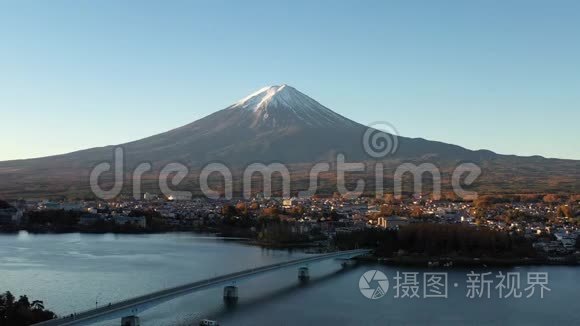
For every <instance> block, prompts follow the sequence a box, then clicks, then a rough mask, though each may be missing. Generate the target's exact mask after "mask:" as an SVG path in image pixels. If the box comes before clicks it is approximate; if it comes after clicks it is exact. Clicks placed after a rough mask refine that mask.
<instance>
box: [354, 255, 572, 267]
mask: <svg viewBox="0 0 580 326" xmlns="http://www.w3.org/2000/svg"><path fill="white" fill-rule="evenodd" d="M355 260H357V261H360V262H375V263H380V264H384V265H389V266H414V267H431V268H451V269H453V268H456V267H517V266H579V265H580V261H578V260H577V259H574V258H573V257H554V258H553V259H550V258H549V257H537V258H492V257H484V258H472V257H412V256H402V257H389V258H387V257H377V256H362V257H357V258H355Z"/></svg>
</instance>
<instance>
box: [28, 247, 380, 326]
mask: <svg viewBox="0 0 580 326" xmlns="http://www.w3.org/2000/svg"><path fill="white" fill-rule="evenodd" d="M369 252H370V250H368V249H357V250H348V251H337V252H333V253H327V254H321V255H315V256H310V257H305V258H300V259H296V260H291V261H287V262H282V263H276V264H272V265H267V266H262V267H257V268H250V269H247V270H243V271H240V272H235V273H231V274H226V275H221V276H216V277H212V278H208V279H205V280H201V281H196V282H192V283H188V284H183V285H179V286H176V287H172V288H167V289H164V290H160V291H156V292H152V293H149V294H145V295H141V296H138V297H134V298H131V299H127V300H123V301H119V302H116V303H111V304H109V305H106V306H102V307H98V308H95V309H90V310H86V311H83V312H81V313H77V314H72V315H69V316H64V317H61V318H56V319H52V320H48V321H45V322H42V323H38V324H36V325H42V326H55V325H58V326H65V325H66V326H68V325H89V324H91V323H95V322H99V321H105V320H111V319H115V318H121V325H122V326H134V325H139V317H138V316H137V315H138V314H139V313H140V312H143V311H145V310H147V309H150V308H152V307H154V306H157V305H159V304H161V303H163V302H166V301H169V300H171V299H174V298H177V297H179V296H182V295H186V294H190V293H193V292H197V291H201V290H206V289H209V288H213V287H217V286H222V285H227V286H226V287H225V288H224V300H226V301H235V300H237V287H235V286H232V285H231V284H233V283H234V282H236V281H240V280H243V279H247V278H251V277H255V276H258V275H261V274H265V273H268V272H272V271H275V270H280V269H284V268H290V267H296V266H300V268H299V269H298V278H299V279H301V280H306V279H308V277H309V270H308V267H307V265H308V264H311V263H316V262H320V261H323V260H328V259H352V258H354V257H356V256H360V255H364V254H367V253H369Z"/></svg>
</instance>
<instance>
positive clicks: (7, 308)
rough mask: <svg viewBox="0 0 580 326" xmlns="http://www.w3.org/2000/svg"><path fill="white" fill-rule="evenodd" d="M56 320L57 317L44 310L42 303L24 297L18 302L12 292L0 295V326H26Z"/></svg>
mask: <svg viewBox="0 0 580 326" xmlns="http://www.w3.org/2000/svg"><path fill="white" fill-rule="evenodd" d="M53 318H56V315H55V314H54V313H53V312H52V311H50V310H46V309H44V304H43V302H42V301H39V300H34V301H32V302H30V300H29V299H28V297H27V296H25V295H22V296H20V298H19V299H18V300H16V298H15V297H14V295H13V294H12V293H10V292H5V293H2V294H0V325H10V326H25V325H32V324H36V323H40V322H42V321H46V320H50V319H53Z"/></svg>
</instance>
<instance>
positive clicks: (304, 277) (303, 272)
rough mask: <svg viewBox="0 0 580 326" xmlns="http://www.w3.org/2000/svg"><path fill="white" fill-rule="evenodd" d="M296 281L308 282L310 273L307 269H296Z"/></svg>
mask: <svg viewBox="0 0 580 326" xmlns="http://www.w3.org/2000/svg"><path fill="white" fill-rule="evenodd" d="M298 279H299V280H300V281H302V282H305V281H308V280H309V279H310V271H309V269H308V267H300V268H298Z"/></svg>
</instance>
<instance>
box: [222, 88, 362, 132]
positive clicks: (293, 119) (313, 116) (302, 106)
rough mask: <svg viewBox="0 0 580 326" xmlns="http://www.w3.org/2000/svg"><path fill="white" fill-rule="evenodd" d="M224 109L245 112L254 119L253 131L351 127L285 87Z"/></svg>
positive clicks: (331, 112)
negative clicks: (304, 127)
mask: <svg viewBox="0 0 580 326" xmlns="http://www.w3.org/2000/svg"><path fill="white" fill-rule="evenodd" d="M228 109H232V110H239V109H242V110H247V111H248V112H252V113H253V116H254V122H253V123H252V126H253V127H257V126H262V125H267V126H270V127H280V126H288V125H291V124H295V123H298V124H300V125H306V126H312V127H330V126H336V125H340V124H344V123H346V124H349V125H350V124H354V122H353V121H351V120H349V119H346V118H344V117H343V116H341V115H339V114H336V113H334V112H333V111H332V110H330V109H328V108H326V107H325V106H323V105H322V104H320V103H318V102H317V101H315V100H313V99H312V98H310V97H309V96H307V95H305V94H304V93H302V92H300V91H298V90H297V89H295V88H294V87H292V86H288V85H286V84H282V85H274V86H267V87H263V88H261V89H259V90H258V91H256V92H254V93H252V94H250V95H248V96H246V97H244V98H243V99H241V100H239V101H238V102H236V103H234V104H233V105H231V106H230V107H229V108H228Z"/></svg>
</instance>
